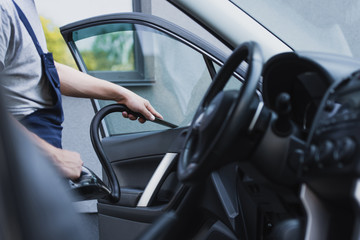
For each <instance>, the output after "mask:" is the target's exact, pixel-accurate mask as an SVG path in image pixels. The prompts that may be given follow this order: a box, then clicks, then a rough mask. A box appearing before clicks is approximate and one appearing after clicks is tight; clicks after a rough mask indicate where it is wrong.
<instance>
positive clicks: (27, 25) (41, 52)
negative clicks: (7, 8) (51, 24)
mask: <svg viewBox="0 0 360 240" xmlns="http://www.w3.org/2000/svg"><path fill="white" fill-rule="evenodd" d="M12 1H13V3H14V5H15V8H16V10H17V12H18V14H19V17H20V19H21V21H22V22H23V24H24V26H25V28H26V30H27V31H28V33H29V34H30V37H31V39H32V41H33V42H34V44H35V47H36V50H37V51H38V53H39V55H40V56H41V55H42V54H44V52H43V50H42V48H41V46H40V44H39V41H38V40H37V38H36V35H35V33H34V30H33V29H32V27H31V25H30V23H29V21H28V19H27V18H26V16H25V14H24V12H23V11H22V10H21V8H20V7H19V6H18V5H17V4H16V2H15V1H14V0H12Z"/></svg>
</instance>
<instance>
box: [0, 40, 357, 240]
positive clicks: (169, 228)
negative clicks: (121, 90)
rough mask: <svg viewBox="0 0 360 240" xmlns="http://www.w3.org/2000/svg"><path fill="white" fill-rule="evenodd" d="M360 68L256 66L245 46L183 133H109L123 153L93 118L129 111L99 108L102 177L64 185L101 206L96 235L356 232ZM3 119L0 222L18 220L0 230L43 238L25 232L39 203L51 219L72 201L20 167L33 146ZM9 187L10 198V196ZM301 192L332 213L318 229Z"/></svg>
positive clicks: (302, 62)
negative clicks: (232, 86) (233, 82)
mask: <svg viewBox="0 0 360 240" xmlns="http://www.w3.org/2000/svg"><path fill="white" fill-rule="evenodd" d="M242 61H246V62H247V63H248V64H249V65H248V71H247V74H246V75H245V83H244V85H243V87H242V88H241V89H240V91H238V92H236V91H234V90H231V91H225V90H223V88H224V86H225V84H226V82H227V81H228V79H229V78H230V76H231V74H232V73H233V71H234V70H235V69H236V68H237V67H238V65H239V64H240V63H241V62H242ZM359 69H360V62H359V61H356V60H354V59H350V58H345V57H338V56H333V55H325V54H316V53H296V52H293V53H283V54H279V55H276V56H274V57H272V58H271V59H270V60H268V61H267V62H266V63H263V60H262V55H261V49H260V47H259V46H258V45H257V44H256V43H254V42H248V43H244V44H243V45H241V46H239V47H238V48H236V49H235V50H234V52H233V54H232V55H231V56H230V57H229V59H228V60H227V61H226V62H225V63H224V65H223V66H222V68H221V70H220V71H219V72H218V74H217V75H216V76H215V78H214V81H213V83H212V84H211V86H210V88H209V90H208V91H207V93H206V94H205V97H204V98H203V101H202V103H201V104H200V106H199V107H198V110H197V112H196V114H195V116H194V118H193V121H192V123H191V125H190V126H189V127H183V128H174V129H169V130H165V131H161V132H160V133H156V134H157V135H156V138H155V137H154V136H153V135H154V133H152V132H145V133H135V134H129V135H128V136H117V137H115V139H116V138H121V141H122V143H123V144H121V146H119V145H118V141H114V137H113V138H111V139H110V138H109V139H107V138H102V139H101V138H100V137H99V128H100V122H101V120H102V119H103V118H104V117H105V116H106V115H108V114H110V113H112V112H115V111H120V112H121V111H123V110H124V109H126V107H125V106H121V105H113V106H109V107H107V108H106V109H104V110H103V111H100V112H99V113H98V114H97V115H96V116H95V118H94V120H93V122H92V126H91V138H92V141H93V146H94V149H95V151H96V152H97V155H98V157H99V160H100V162H101V164H102V167H103V169H104V179H103V181H101V180H100V179H99V178H98V177H97V176H95V175H94V174H93V173H92V172H91V170H87V169H84V174H82V178H80V179H79V180H78V181H76V182H73V183H71V184H70V186H71V188H72V190H73V191H77V192H78V193H80V194H82V195H83V197H84V198H86V199H89V198H96V199H99V200H98V201H99V202H98V211H99V219H100V221H99V228H100V238H101V239H114V238H117V237H120V236H121V238H122V239H136V238H138V239H279V240H281V239H304V238H305V236H307V234H310V232H311V231H315V232H316V233H312V234H320V235H321V237H322V238H324V239H353V238H354V236H356V234H357V233H358V231H359V229H358V226H357V222H358V221H359V214H358V212H359V211H358V210H359V205H358V204H357V203H358V202H357V199H356V196H355V193H354V192H355V190H354V186H356V181H357V178H358V176H359V169H360V168H359V163H358V161H357V159H358V158H359V157H360V156H359V151H358V144H359V141H360V132H359V124H358V122H359V120H360V115H359V110H358V109H359V104H360V98H359V90H360V84H359V83H360V74H359V72H358V70H359ZM259 86H262V87H261V88H259ZM3 111H4V110H3V109H2V112H3ZM2 116H3V117H2V118H1V128H2V131H1V132H0V136H1V138H0V143H1V145H0V147H1V154H2V155H3V156H1V159H2V160H1V164H2V167H1V169H7V170H8V172H7V171H2V172H4V174H1V177H2V181H1V184H2V185H1V190H2V191H4V190H5V193H6V194H1V195H2V197H1V199H2V202H0V203H2V204H0V207H2V209H3V210H4V206H5V205H4V204H3V203H10V202H12V203H11V204H10V205H9V206H12V207H11V208H8V209H6V211H3V212H4V214H5V215H4V214H1V217H2V218H3V217H4V216H5V217H6V216H10V215H9V214H14V216H15V217H16V219H14V218H10V222H11V224H10V222H9V224H7V225H6V227H2V228H3V229H5V228H6V229H7V228H8V227H9V229H11V228H23V227H25V225H26V228H24V230H23V231H21V232H20V233H21V234H27V235H28V234H29V236H30V234H40V233H39V232H38V231H36V229H37V228H38V227H39V225H37V224H45V223H44V222H42V223H40V222H39V223H38V222H37V220H34V221H31V224H25V225H24V222H23V221H25V220H26V222H28V221H29V219H41V218H42V217H44V216H37V214H41V213H42V211H31V209H34V206H39V205H40V206H41V207H42V208H43V209H44V211H45V210H46V211H50V213H52V214H59V213H58V212H57V210H59V211H62V209H64V205H65V204H67V202H68V200H66V201H65V200H63V199H62V198H61V199H60V198H59V197H58V194H57V195H56V197H54V196H55V195H54V194H55V193H53V192H52V191H54V188H53V187H52V190H51V189H50V190H45V189H48V187H49V185H52V184H55V183H52V181H53V180H54V177H53V175H55V174H53V173H52V172H51V171H52V170H51V171H50V172H49V173H46V172H47V171H48V170H47V169H44V170H41V173H38V172H37V171H40V170H39V168H33V167H31V165H32V166H33V165H34V164H35V163H33V162H31V163H30V161H26V160H31V161H33V159H38V160H40V159H42V158H41V157H38V156H37V155H34V156H33V155H31V154H32V153H33V149H32V147H30V146H31V145H30V144H27V143H23V141H25V139H23V138H21V137H20V138H19V137H18V134H19V133H16V132H12V130H11V129H13V128H7V127H6V126H8V125H9V124H10V123H9V120H8V118H7V117H6V114H2ZM4 116H5V117H4ZM3 129H4V131H3ZM6 129H7V130H6ZM5 130H6V131H5ZM9 136H11V137H9ZM149 139H151V141H149ZM170 140H171V141H170ZM134 142H136V146H138V145H139V143H140V144H141V143H142V142H143V143H144V145H143V147H142V148H138V147H136V146H134ZM14 146H22V151H16V150H15V148H14ZM118 148H121V151H119V149H118ZM21 152H23V153H24V154H25V152H26V154H25V155H26V158H25V156H22V155H24V154H21ZM119 152H120V153H119ZM30 153H31V154H30ZM29 154H30V155H29ZM34 154H35V153H34ZM29 156H30V158H31V159H29ZM41 166H43V165H42V164H41ZM139 166H141V168H139ZM30 170H31V171H32V172H28V171H30ZM44 172H45V173H44ZM34 175H36V176H38V177H35V178H34V177H32V176H34ZM43 178H46V179H52V180H51V181H50V180H49V181H44V180H43ZM30 179H31V180H30ZM54 181H55V180H54ZM11 182H12V184H16V187H14V189H16V191H12V190H9V189H8V188H9V186H11V185H10V183H11ZM81 188H82V190H81ZM150 188H151V189H150ZM29 189H31V191H29ZM149 189H150V190H149ZM309 189H311V192H313V193H314V194H315V195H316V196H317V201H318V203H319V206H320V205H321V206H323V211H324V212H325V213H326V214H325V215H326V216H328V218H327V219H326V221H323V222H322V224H321V225H319V226H318V227H317V229H315V230H313V229H312V228H311V226H310V225H309V223H310V220H311V221H313V224H316V222H317V219H316V211H315V210H314V211H309V209H311V207H309V203H308V199H307V196H308V195H306V194H308V190H309ZM6 190H8V191H6ZM34 192H36V193H38V194H32V193H34ZM34 195H35V197H36V198H34ZM64 196H66V194H64ZM11 199H15V200H16V201H11ZM21 199H30V201H26V202H25V201H21ZM25 203H26V204H25ZM14 204H20V206H21V208H17V207H16V206H15V205H14ZM29 204H35V205H34V206H30V205H29ZM54 206H58V207H54ZM319 208H320V207H319ZM19 209H20V212H19ZM312 210H313V209H312ZM20 213H21V214H20ZM33 214H35V215H33ZM64 214H70V215H71V214H73V213H71V212H70V210H69V211H66V212H62V213H61V214H60V216H63V215H64ZM70 215H69V216H70ZM35 216H36V217H35ZM71 216H72V215H71ZM57 219H58V220H59V222H54V221H53V220H51V223H52V224H54V225H55V224H59V229H64V228H70V230H69V231H61V233H62V234H66V233H69V235H71V237H69V236H63V235H59V236H61V238H59V239H82V237H83V236H80V235H77V234H78V232H77V230H76V229H72V228H71V226H70V225H71V224H69V223H67V224H65V223H64V222H62V221H61V218H57ZM39 221H41V220H39ZM43 221H46V218H44V219H43ZM29 222H30V221H29ZM314 226H315V225H314ZM32 228H34V229H35V230H34V229H32ZM50 230H52V229H49V231H50ZM54 231H55V230H54ZM4 234H7V233H6V232H4ZM11 234H14V233H13V232H11ZM44 234H47V233H46V231H45V233H44ZM49 234H52V233H51V232H49ZM56 234H60V233H58V232H56ZM80 234H81V233H80ZM320 235H319V236H320ZM31 236H32V235H31ZM34 236H37V235H34ZM74 236H76V237H75V238H74ZM33 239H41V237H39V238H36V237H35V238H33ZM48 239H57V238H53V235H52V236H51V237H49V238H48Z"/></svg>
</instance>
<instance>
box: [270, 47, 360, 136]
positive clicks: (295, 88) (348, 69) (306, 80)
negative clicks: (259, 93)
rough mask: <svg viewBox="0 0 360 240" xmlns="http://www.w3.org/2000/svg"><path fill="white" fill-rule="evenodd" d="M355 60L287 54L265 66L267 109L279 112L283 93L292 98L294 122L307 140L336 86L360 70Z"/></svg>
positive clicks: (359, 64)
mask: <svg viewBox="0 0 360 240" xmlns="http://www.w3.org/2000/svg"><path fill="white" fill-rule="evenodd" d="M359 66H360V62H359V61H356V60H354V59H350V58H346V57H339V56H334V55H329V54H316V53H283V54H279V55H276V56H275V57H273V58H271V59H270V60H269V61H268V62H267V63H266V64H265V66H264V71H263V96H264V102H265V105H266V106H267V107H269V108H270V109H271V110H273V111H275V112H277V109H276V108H277V106H276V101H277V97H278V96H279V95H280V94H281V93H287V94H289V96H290V105H291V112H290V119H291V121H292V122H293V123H294V124H295V125H296V126H297V129H298V130H299V131H300V134H301V138H303V140H306V139H307V137H308V136H309V133H310V132H311V127H312V126H313V122H314V119H315V116H316V113H317V112H318V109H319V106H320V104H321V102H322V100H323V98H324V96H325V95H326V93H327V91H328V90H329V89H330V88H331V86H332V85H334V84H336V83H337V82H340V81H342V80H343V79H345V78H347V77H349V76H350V75H351V74H352V73H353V72H355V71H356V70H358V69H359Z"/></svg>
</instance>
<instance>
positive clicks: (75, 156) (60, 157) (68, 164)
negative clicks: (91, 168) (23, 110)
mask: <svg viewBox="0 0 360 240" xmlns="http://www.w3.org/2000/svg"><path fill="white" fill-rule="evenodd" d="M13 120H14V122H15V123H16V124H17V126H18V127H19V128H20V129H21V130H22V131H23V132H24V133H25V134H27V135H28V136H29V137H30V138H31V139H33V140H34V143H35V144H36V146H38V147H39V148H40V149H41V151H42V152H43V153H44V154H45V155H46V156H48V157H49V158H50V159H51V160H52V162H53V163H54V165H55V166H57V167H58V169H59V170H60V172H61V173H62V174H63V175H64V177H67V178H70V179H71V180H76V179H78V178H79V177H80V174H81V169H82V165H83V161H82V160H81V157H80V154H79V153H77V152H71V151H68V150H64V149H61V148H57V147H54V146H53V145H51V144H50V143H48V142H46V141H45V140H44V139H42V138H40V137H39V136H38V135H36V134H35V133H32V132H30V131H29V130H27V129H26V128H25V127H24V126H23V125H22V124H21V123H20V122H19V121H17V120H16V119H15V118H13Z"/></svg>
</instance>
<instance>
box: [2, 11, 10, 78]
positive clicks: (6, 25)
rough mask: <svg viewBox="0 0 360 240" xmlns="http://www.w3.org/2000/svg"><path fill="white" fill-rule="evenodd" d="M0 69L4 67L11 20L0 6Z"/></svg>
mask: <svg viewBox="0 0 360 240" xmlns="http://www.w3.org/2000/svg"><path fill="white" fill-rule="evenodd" d="M0 18H1V19H0V20H1V23H0V71H2V70H3V69H4V66H5V58H6V52H7V49H8V47H9V41H10V36H11V20H10V17H9V14H8V12H7V11H6V10H5V9H4V8H3V6H0Z"/></svg>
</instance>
